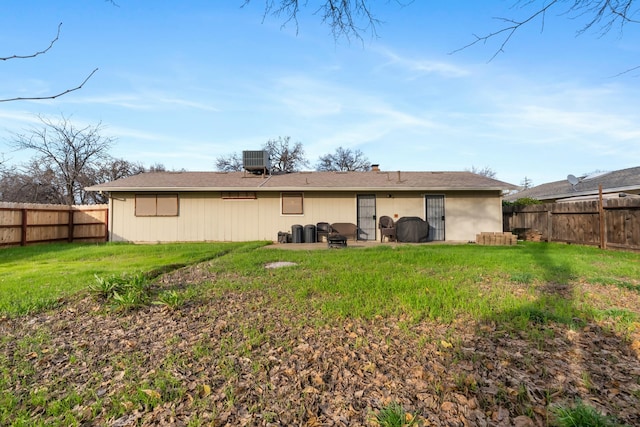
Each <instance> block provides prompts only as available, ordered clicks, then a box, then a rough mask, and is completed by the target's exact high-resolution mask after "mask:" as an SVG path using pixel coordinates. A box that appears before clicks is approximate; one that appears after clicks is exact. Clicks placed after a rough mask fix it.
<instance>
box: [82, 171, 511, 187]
mask: <svg viewBox="0 0 640 427" xmlns="http://www.w3.org/2000/svg"><path fill="white" fill-rule="evenodd" d="M516 188H517V187H516V186H514V185H512V184H508V183H506V182H502V181H498V180H495V179H492V178H487V177H485V176H482V175H478V174H474V173H471V172H402V171H394V172H383V171H369V172H296V173H288V174H274V175H266V176H262V175H254V174H251V173H248V172H150V173H142V174H138V175H134V176H130V177H127V178H122V179H118V180H116V181H112V182H108V183H104V184H99V185H94V186H92V187H88V188H87V190H88V191H111V192H114V191H127V192H128V191H137V192H143V191H330V190H331V191H336V190H344V191H349V190H351V191H362V190H367V191H376V190H380V191H389V190H394V191H409V190H426V191H447V190H459V191H462V190H472V191H473V190H487V191H489V190H495V191H503V190H514V189H516Z"/></svg>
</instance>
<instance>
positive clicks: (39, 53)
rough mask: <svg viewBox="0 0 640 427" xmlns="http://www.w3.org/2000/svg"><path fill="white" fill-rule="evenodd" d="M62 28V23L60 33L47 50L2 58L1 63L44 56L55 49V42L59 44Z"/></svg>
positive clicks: (59, 26)
mask: <svg viewBox="0 0 640 427" xmlns="http://www.w3.org/2000/svg"><path fill="white" fill-rule="evenodd" d="M61 27H62V22H61V23H59V24H58V32H57V33H56V36H55V37H54V38H53V39H52V40H51V42H50V43H49V46H48V47H47V48H46V49H44V50H41V51H38V52H35V53H32V54H30V55H11V56H5V57H0V61H8V60H10V59H29V58H35V57H36V56H39V55H44V54H45V53H47V52H48V51H49V50H50V49H51V48H52V47H53V45H54V44H55V42H57V41H58V39H59V38H60V28H61Z"/></svg>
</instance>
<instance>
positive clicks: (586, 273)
mask: <svg viewBox="0 0 640 427" xmlns="http://www.w3.org/2000/svg"><path fill="white" fill-rule="evenodd" d="M264 245H265V243H264V242H254V243H188V244H187V243H185V244H178V243H177V244H164V245H133V244H101V245H77V244H59V245H41V246H28V247H19V248H8V249H4V250H2V251H0V316H1V315H4V316H14V315H20V314H25V313H29V312H34V311H38V310H42V309H46V308H50V307H54V306H56V304H58V302H59V301H60V299H61V298H65V297H68V296H69V295H72V294H74V293H77V292H79V291H82V290H85V289H87V288H88V287H89V286H90V284H93V283H95V281H96V276H98V277H108V276H120V275H125V274H126V275H133V274H146V275H149V276H155V275H157V274H158V273H159V272H162V271H170V270H172V269H176V268H178V267H180V266H184V265H189V264H196V263H198V262H200V261H204V260H214V261H213V263H212V267H211V268H212V269H214V270H215V271H216V272H217V273H219V275H220V277H221V279H220V280H219V282H218V283H217V286H229V287H233V288H236V287H238V286H240V287H241V288H244V289H248V288H260V289H266V290H267V291H273V292H274V295H275V296H276V297H277V298H279V299H282V300H285V301H286V303H287V304H290V305H293V306H296V305H297V306H301V307H303V306H307V305H308V304H312V305H314V306H315V307H316V308H319V309H321V311H322V312H324V313H327V315H329V316H330V317H335V316H356V317H374V316H377V315H398V314H400V313H402V314H403V315H405V316H409V317H410V318H412V319H415V320H419V319H422V318H432V319H440V320H445V321H450V320H452V319H454V318H456V317H458V316H461V315H465V316H471V317H472V318H489V317H492V316H493V317H496V318H500V317H505V316H506V317H508V318H510V319H516V320H517V319H521V320H523V321H524V322H525V323H526V321H528V320H530V318H531V316H534V317H535V316H538V317H542V318H544V319H552V320H556V321H561V322H570V321H571V319H575V318H580V317H583V316H591V315H593V313H590V307H589V305H588V302H585V301H576V300H573V299H571V298H567V292H571V288H570V286H571V285H572V284H576V283H580V282H589V283H600V284H605V285H610V286H614V287H615V286H617V287H624V288H627V289H629V288H630V289H636V290H638V291H640V282H639V281H638V278H639V277H640V257H639V256H638V254H636V253H630V252H616V251H601V250H599V249H598V248H594V247H585V246H577V245H562V244H546V243H525V244H519V245H517V246H502V247H501V246H477V245H406V246H403V245H401V246H390V245H389V246H387V245H381V246H377V247H372V248H347V249H342V250H330V251H327V250H317V251H309V250H304V251H289V250H287V251H281V250H277V249H273V250H255V249H256V248H259V247H262V246H264ZM282 260H284V261H293V262H296V263H297V264H298V266H296V267H293V268H291V267H289V268H282V269H265V268H264V266H265V264H267V263H269V262H275V261H282ZM550 285H552V287H554V288H558V287H560V288H562V287H564V288H565V289H564V290H565V291H564V292H563V293H562V294H560V293H558V292H555V291H552V292H551V291H550V292H545V291H544V287H549V286H550ZM567 287H568V288H567ZM567 289H568V291H567ZM523 325H524V323H523Z"/></svg>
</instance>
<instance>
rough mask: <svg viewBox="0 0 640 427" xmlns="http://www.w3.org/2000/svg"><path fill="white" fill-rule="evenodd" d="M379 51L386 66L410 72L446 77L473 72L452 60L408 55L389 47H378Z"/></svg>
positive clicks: (458, 76) (456, 76)
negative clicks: (451, 61)
mask: <svg viewBox="0 0 640 427" xmlns="http://www.w3.org/2000/svg"><path fill="white" fill-rule="evenodd" d="M377 51H378V52H379V53H380V54H381V55H382V56H383V57H385V58H386V59H387V63H386V64H385V66H395V67H399V68H401V69H403V70H405V71H407V72H409V73H414V74H418V75H427V74H437V75H439V76H441V77H446V78H460V77H465V76H468V75H469V74H471V72H470V71H469V70H467V69H465V68H462V67H460V66H458V65H455V64H453V63H450V62H444V61H433V60H429V59H422V58H411V57H406V56H402V55H400V54H398V53H396V52H393V51H392V50H391V49H388V48H383V49H378V50H377Z"/></svg>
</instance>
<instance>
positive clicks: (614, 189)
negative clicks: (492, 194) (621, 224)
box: [504, 167, 640, 203]
mask: <svg viewBox="0 0 640 427" xmlns="http://www.w3.org/2000/svg"><path fill="white" fill-rule="evenodd" d="M600 186H602V194H603V197H604V198H612V197H637V196H638V195H639V194H640V167H634V168H628V169H620V170H616V171H612V172H599V173H593V174H589V175H584V176H579V177H576V176H574V175H568V176H567V179H563V180H561V181H554V182H548V183H546V184H541V185H537V186H535V187H531V188H528V189H526V190H522V191H520V192H517V193H513V194H509V195H508V196H505V198H504V199H505V200H506V201H510V202H513V201H516V200H518V199H521V198H531V199H536V200H540V201H541V202H544V203H555V202H565V201H584V200H594V199H596V198H598V197H599V192H600V190H599V189H600Z"/></svg>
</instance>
